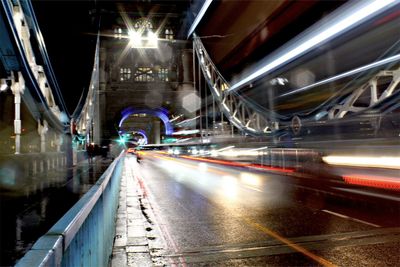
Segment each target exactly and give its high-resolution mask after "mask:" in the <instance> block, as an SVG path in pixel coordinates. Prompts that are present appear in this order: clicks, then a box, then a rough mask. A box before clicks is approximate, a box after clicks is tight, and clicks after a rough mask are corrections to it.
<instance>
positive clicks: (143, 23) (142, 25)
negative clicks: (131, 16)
mask: <svg viewBox="0 0 400 267" xmlns="http://www.w3.org/2000/svg"><path fill="white" fill-rule="evenodd" d="M133 28H134V29H135V30H136V31H138V30H141V31H142V32H144V31H145V30H151V29H153V24H152V23H151V22H150V21H149V20H148V19H138V20H137V21H136V22H135V23H134V24H133Z"/></svg>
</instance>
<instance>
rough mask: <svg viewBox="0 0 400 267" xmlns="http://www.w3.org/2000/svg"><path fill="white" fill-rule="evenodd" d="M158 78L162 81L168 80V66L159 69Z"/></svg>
mask: <svg viewBox="0 0 400 267" xmlns="http://www.w3.org/2000/svg"><path fill="white" fill-rule="evenodd" d="M158 79H159V80H160V81H162V82H168V81H169V79H168V69H167V68H160V69H159V70H158Z"/></svg>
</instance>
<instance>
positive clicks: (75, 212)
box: [16, 154, 123, 267]
mask: <svg viewBox="0 0 400 267" xmlns="http://www.w3.org/2000/svg"><path fill="white" fill-rule="evenodd" d="M122 163H123V154H121V155H120V156H119V157H118V158H117V159H116V160H114V161H113V163H111V165H110V166H109V167H108V169H107V170H106V171H105V173H104V174H103V175H102V176H101V177H100V179H99V180H98V181H97V183H96V184H95V185H94V186H93V187H92V188H91V189H90V190H89V191H88V192H87V193H86V194H85V195H84V196H83V197H82V198H81V199H80V200H79V201H78V202H77V203H76V204H75V205H74V206H73V207H72V208H71V209H70V210H69V211H68V212H67V213H66V214H65V215H64V216H63V217H62V218H61V219H60V220H59V221H58V222H57V223H56V224H55V225H54V226H53V227H52V228H51V229H50V230H49V231H48V232H47V233H46V234H45V235H43V236H42V237H41V238H39V239H38V240H37V241H36V243H35V244H34V245H33V247H32V248H31V250H29V251H28V252H27V253H26V254H25V256H24V257H23V258H22V259H21V260H20V261H18V263H17V264H16V266H17V267H28V266H29V267H34V266H96V267H97V266H99V267H100V266H105V267H106V266H108V263H109V259H110V256H111V253H112V246H113V240H114V235H115V221H116V212H117V207H118V199H119V189H120V180H121V175H122Z"/></svg>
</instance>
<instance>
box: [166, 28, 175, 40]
mask: <svg viewBox="0 0 400 267" xmlns="http://www.w3.org/2000/svg"><path fill="white" fill-rule="evenodd" d="M165 39H167V40H173V39H174V32H173V31H172V29H166V30H165Z"/></svg>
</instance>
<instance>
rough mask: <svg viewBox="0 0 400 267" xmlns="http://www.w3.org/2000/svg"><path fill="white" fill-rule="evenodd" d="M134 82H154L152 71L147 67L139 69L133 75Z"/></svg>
mask: <svg viewBox="0 0 400 267" xmlns="http://www.w3.org/2000/svg"><path fill="white" fill-rule="evenodd" d="M135 81H136V82H154V73H153V69H152V68H149V67H139V68H137V70H136V73H135Z"/></svg>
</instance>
